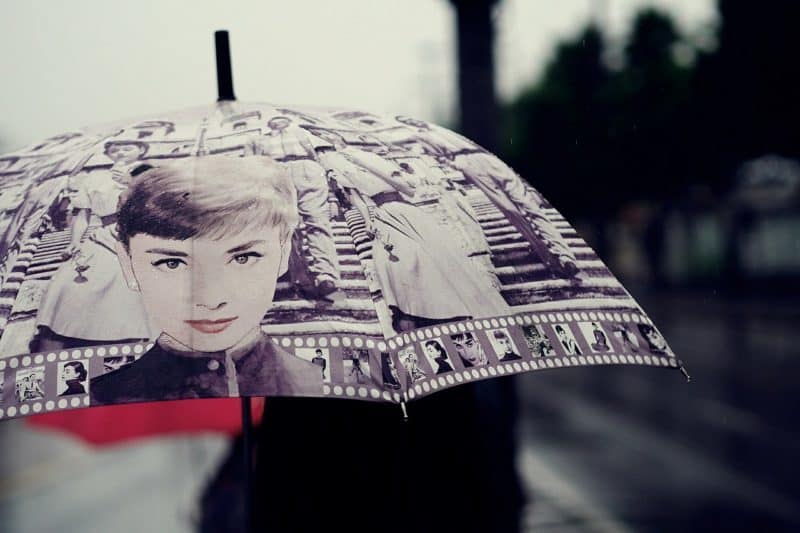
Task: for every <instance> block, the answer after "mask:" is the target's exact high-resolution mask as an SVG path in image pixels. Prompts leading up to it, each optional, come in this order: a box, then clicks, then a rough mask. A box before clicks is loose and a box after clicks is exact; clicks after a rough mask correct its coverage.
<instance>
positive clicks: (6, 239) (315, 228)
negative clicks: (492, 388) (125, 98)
mask: <svg viewBox="0 0 800 533" xmlns="http://www.w3.org/2000/svg"><path fill="white" fill-rule="evenodd" d="M0 178H1V180H0V204H2V205H1V206H0V209H2V214H0V236H1V238H0V280H1V281H2V292H0V297H1V299H0V330H1V331H2V335H1V336H0V387H2V388H0V399H1V400H2V401H1V403H0V418H14V417H19V416H25V415H28V414H34V413H43V412H53V411H60V410H65V409H73V408H78V407H86V406H94V405H111V404H120V403H129V402H143V401H153V400H175V399H187V398H208V397H235V396H294V395H296V396H329V397H341V398H355V399H361V400H368V401H379V402H394V403H403V402H407V401H409V400H413V399H415V398H419V397H422V396H425V395H428V394H431V393H433V392H435V391H437V390H441V389H444V388H448V387H451V386H456V385H458V384H459V383H463V382H468V381H475V380H481V379H486V378H491V377H493V376H499V375H509V374H516V373H520V372H527V371H535V370H541V369H549V368H557V367H569V366H585V365H601V364H643V365H651V366H660V367H668V368H681V363H680V362H679V360H678V359H677V358H676V357H675V355H674V354H673V352H672V351H671V350H670V349H669V347H668V346H667V344H666V342H665V341H664V339H663V337H662V336H661V335H660V334H659V332H658V330H657V329H656V328H655V327H654V326H653V324H652V322H651V320H650V319H649V318H648V317H647V315H646V314H645V313H644V312H643V310H642V309H641V308H640V307H639V306H638V304H637V303H636V302H635V301H634V300H633V299H632V297H631V296H630V294H629V293H628V292H627V291H626V290H625V289H624V288H623V287H622V285H621V284H620V283H619V282H618V281H617V280H616V279H615V278H614V276H613V275H612V274H611V272H610V271H609V270H608V269H607V268H606V266H605V265H604V264H603V263H602V261H600V259H599V258H598V257H597V255H596V254H595V253H594V252H593V251H592V250H591V249H590V248H589V247H588V246H587V245H586V243H585V242H584V241H583V240H582V239H581V238H580V237H579V236H578V234H577V233H576V232H575V230H574V229H573V228H572V227H571V226H570V224H569V223H568V222H567V221H566V220H565V219H564V218H563V217H562V216H561V215H560V214H559V213H558V211H556V210H555V209H554V208H553V207H552V206H551V205H550V204H549V203H548V202H547V201H546V200H545V199H544V198H543V197H542V196H541V195H540V194H539V193H538V192H537V191H536V190H535V189H534V188H533V187H532V186H530V185H529V184H528V183H527V182H526V181H524V180H523V179H521V177H520V176H518V175H517V174H515V173H514V172H513V170H511V169H510V168H509V167H508V166H506V165H505V164H504V163H503V162H502V161H501V160H500V159H498V158H497V157H496V156H494V155H492V154H491V153H489V152H487V151H486V150H484V149H482V148H481V147H480V146H478V145H476V144H474V143H473V142H471V141H469V140H468V139H465V138H463V137H461V136H460V135H457V134H456V133H453V132H452V131H449V130H447V129H444V128H441V127H438V126H435V125H433V124H429V123H426V122H424V121H421V120H416V119H412V118H409V117H404V116H380V115H375V114H371V113H367V112H361V111H353V110H349V109H331V108H310V107H293V106H290V107H281V106H274V105H270V104H244V103H239V102H223V103H219V104H216V105H214V106H210V107H205V108H193V109H188V110H184V111H179V112H173V113H167V114H164V115H162V116H158V117H147V118H145V119H141V120H131V121H125V122H119V123H113V124H107V125H103V126H100V127H93V128H86V129H83V130H81V131H75V132H70V133H67V134H64V135H59V136H57V137H53V138H50V139H47V140H45V141H43V142H41V143H38V144H36V145H33V146H30V147H27V148H25V149H23V150H20V151H17V152H14V153H11V154H8V155H5V156H3V157H0Z"/></svg>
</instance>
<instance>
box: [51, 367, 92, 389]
mask: <svg viewBox="0 0 800 533" xmlns="http://www.w3.org/2000/svg"><path fill="white" fill-rule="evenodd" d="M86 367H87V365H86V363H85V362H84V361H66V362H64V363H59V364H58V385H57V387H56V393H57V394H58V395H59V396H72V395H74V394H86V392H87V390H88V389H89V383H88V377H89V372H88V369H87V368H86Z"/></svg>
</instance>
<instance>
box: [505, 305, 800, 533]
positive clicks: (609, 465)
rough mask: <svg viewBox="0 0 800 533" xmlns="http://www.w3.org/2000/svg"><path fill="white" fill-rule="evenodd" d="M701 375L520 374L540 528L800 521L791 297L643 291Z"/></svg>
mask: <svg viewBox="0 0 800 533" xmlns="http://www.w3.org/2000/svg"><path fill="white" fill-rule="evenodd" d="M634 296H635V297H636V298H637V300H639V301H640V303H641V304H642V306H643V307H644V308H645V310H647V312H648V314H649V315H650V316H651V318H653V320H654V321H655V323H656V324H657V325H658V326H659V328H660V329H661V331H662V332H663V333H664V335H665V336H666V338H667V339H668V341H669V342H670V344H671V346H672V348H673V349H674V351H675V353H676V354H677V355H678V356H679V357H680V358H681V359H682V360H683V361H684V363H685V365H686V368H687V370H688V371H689V373H690V374H691V375H692V382H691V383H688V384H687V383H686V381H685V379H684V378H683V376H682V375H681V374H680V373H678V372H677V371H670V370H661V369H651V368H637V367H605V368H588V369H569V370H559V371H547V372H539V373H534V374H529V375H526V376H521V377H520V378H518V379H519V382H518V385H519V391H520V398H521V402H522V410H521V412H522V414H523V416H522V419H521V420H520V436H521V439H520V442H521V449H520V458H519V465H520V471H521V472H522V475H523V477H524V479H525V481H526V485H527V486H528V488H529V491H530V492H531V494H532V502H531V504H530V505H529V507H528V509H527V513H526V524H527V527H526V530H529V531H547V532H556V531H558V532H561V531H578V532H581V531H623V532H624V531H648V532H649V531H667V532H671V531H676V532H677V531H681V532H685V531H798V530H800V505H799V504H800V489H798V483H797V482H796V480H795V477H796V474H795V471H796V467H795V466H794V459H795V457H796V455H797V452H796V450H797V449H798V445H799V444H800V438H799V437H800V430H799V429H798V427H797V424H796V418H797V415H796V411H795V406H796V405H797V396H798V394H797V392H796V380H797V376H798V375H800V374H798V370H800V349H798V346H800V327H798V326H800V320H798V319H800V306H798V305H797V304H796V303H795V300H792V299H789V298H787V299H785V300H780V299H771V300H768V301H763V300H762V301H758V300H754V299H744V298H742V297H737V298H723V297H719V296H717V295H714V294H711V293H709V294H707V295H704V294H698V293H693V294H691V295H689V294H682V295H675V294H672V295H669V296H665V295H661V296H654V295H652V294H646V293H641V292H640V293H636V292H635V291H634Z"/></svg>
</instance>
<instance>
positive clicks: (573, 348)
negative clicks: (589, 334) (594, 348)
mask: <svg viewBox="0 0 800 533" xmlns="http://www.w3.org/2000/svg"><path fill="white" fill-rule="evenodd" d="M553 331H554V332H555V334H556V338H557V339H558V343H559V344H561V348H562V349H563V350H564V353H565V354H566V355H583V350H581V347H580V346H579V345H578V341H577V340H575V335H574V334H573V332H572V328H570V326H569V324H567V323H562V324H554V325H553Z"/></svg>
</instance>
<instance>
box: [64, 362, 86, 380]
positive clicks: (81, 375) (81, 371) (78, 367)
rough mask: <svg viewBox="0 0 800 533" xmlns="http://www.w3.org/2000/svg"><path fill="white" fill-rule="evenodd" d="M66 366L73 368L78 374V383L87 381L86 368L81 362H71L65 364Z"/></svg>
mask: <svg viewBox="0 0 800 533" xmlns="http://www.w3.org/2000/svg"><path fill="white" fill-rule="evenodd" d="M64 366H65V367H67V366H71V367H72V368H74V369H75V372H77V373H78V381H86V376H87V374H86V366H84V364H83V363H82V362H80V361H70V362H69V363H64Z"/></svg>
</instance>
